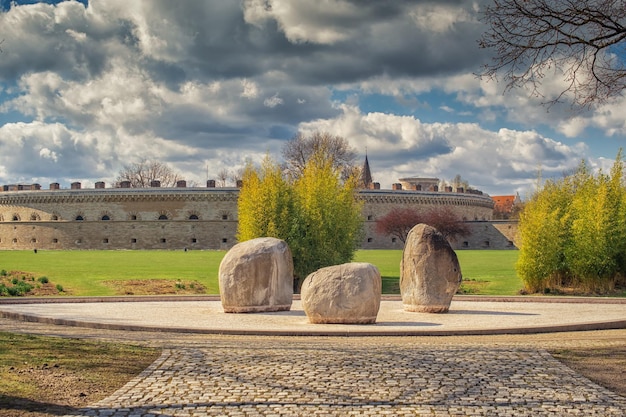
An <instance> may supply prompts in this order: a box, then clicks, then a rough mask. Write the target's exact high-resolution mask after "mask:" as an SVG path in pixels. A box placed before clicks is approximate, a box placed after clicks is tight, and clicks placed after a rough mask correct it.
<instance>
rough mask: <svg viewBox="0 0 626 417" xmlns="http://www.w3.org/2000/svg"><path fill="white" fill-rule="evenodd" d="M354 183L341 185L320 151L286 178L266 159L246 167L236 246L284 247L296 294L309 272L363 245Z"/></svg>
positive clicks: (349, 256) (341, 259)
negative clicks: (260, 240)
mask: <svg viewBox="0 0 626 417" xmlns="http://www.w3.org/2000/svg"><path fill="white" fill-rule="evenodd" d="M356 185H357V178H356V177H354V176H351V177H349V178H348V179H346V180H343V179H342V178H341V173H340V171H339V169H338V168H337V167H335V166H334V164H333V161H332V160H331V159H329V158H328V155H327V154H326V153H324V152H323V151H321V150H320V151H318V152H317V153H315V154H313V155H311V156H310V157H309V158H308V159H307V161H306V163H305V165H304V167H303V169H302V171H301V173H300V174H299V175H298V176H292V175H285V174H284V172H283V170H282V167H281V166H280V165H279V164H277V163H275V162H274V161H273V160H271V158H269V157H266V158H265V160H264V161H263V163H262V165H261V167H259V168H256V167H254V166H253V165H251V164H249V165H248V166H247V167H246V169H245V170H244V173H243V184H242V188H241V190H240V193H239V202H238V217H239V226H238V233H237V237H238V239H239V241H245V240H249V239H254V238H257V237H264V236H271V237H276V238H279V239H282V240H284V241H286V242H287V244H288V245H289V248H290V249H291V252H292V255H293V262H294V275H295V277H294V279H295V285H296V289H298V288H299V286H300V285H301V283H302V281H303V280H304V278H306V276H307V275H308V274H310V273H311V272H313V271H315V270H317V269H319V268H321V267H324V266H330V265H336V264H341V263H345V262H349V261H350V260H352V258H353V256H354V252H355V251H356V249H357V247H358V245H359V244H360V242H361V239H362V224H363V218H362V214H361V203H360V202H359V200H358V199H357V198H356Z"/></svg>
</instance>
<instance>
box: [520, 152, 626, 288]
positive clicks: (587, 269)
mask: <svg viewBox="0 0 626 417" xmlns="http://www.w3.org/2000/svg"><path fill="white" fill-rule="evenodd" d="M621 159H622V155H621V151H620V153H619V154H618V157H617V159H616V161H615V164H614V165H613V168H612V170H611V172H610V174H604V173H603V172H599V173H596V174H594V173H592V172H591V171H590V170H589V169H588V168H587V166H586V164H585V163H584V162H582V163H581V164H580V166H579V168H578V170H577V171H576V172H575V173H574V174H571V175H568V176H566V177H564V178H563V179H561V180H558V181H556V180H551V181H547V182H546V184H545V185H544V186H543V187H542V188H541V189H539V190H538V191H537V192H536V193H535V194H534V195H533V196H532V198H531V199H530V200H529V201H528V202H527V203H526V205H525V208H524V211H523V212H522V213H521V216H520V223H519V231H520V237H521V247H520V256H519V259H518V262H517V266H516V267H517V271H518V274H519V276H520V278H521V279H522V281H523V282H524V284H525V287H526V289H527V290H528V291H530V292H542V291H546V290H547V289H549V288H562V287H573V288H576V289H578V290H580V291H584V292H599V293H604V292H607V291H610V290H611V289H612V288H613V287H614V286H615V285H616V283H618V282H619V280H620V279H623V278H622V277H623V276H624V274H625V273H626V265H625V263H624V261H625V255H626V243H625V239H626V225H625V220H624V212H625V210H626V209H625V207H624V206H625V203H626V190H625V189H624V185H623V183H622V180H623V174H624V168H623V162H622V160H621Z"/></svg>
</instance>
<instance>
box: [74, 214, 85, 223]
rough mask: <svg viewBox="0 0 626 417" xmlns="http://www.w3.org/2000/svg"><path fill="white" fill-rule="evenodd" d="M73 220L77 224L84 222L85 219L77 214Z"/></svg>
mask: <svg viewBox="0 0 626 417" xmlns="http://www.w3.org/2000/svg"><path fill="white" fill-rule="evenodd" d="M74 220H76V221H77V222H82V221H83V220H85V218H84V217H83V216H81V215H80V214H79V215H78V216H76V219H74Z"/></svg>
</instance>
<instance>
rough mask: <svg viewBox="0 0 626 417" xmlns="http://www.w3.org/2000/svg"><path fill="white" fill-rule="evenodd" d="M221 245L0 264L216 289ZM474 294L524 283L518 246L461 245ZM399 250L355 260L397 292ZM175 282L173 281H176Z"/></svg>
mask: <svg viewBox="0 0 626 417" xmlns="http://www.w3.org/2000/svg"><path fill="white" fill-rule="evenodd" d="M225 253H226V252H223V251H188V252H184V251H39V252H38V253H36V254H35V253H33V252H31V251H2V252H0V270H5V271H23V272H28V273H32V274H33V275H34V276H35V277H41V276H45V277H47V278H48V279H49V280H50V281H51V282H52V283H54V284H59V285H61V286H62V287H63V289H64V293H63V294H67V295H76V296H106V295H116V294H118V293H119V292H116V289H115V288H114V287H113V286H112V285H110V284H108V285H107V284H106V282H107V281H129V280H153V279H156V280H170V281H172V282H173V283H174V282H177V281H182V282H187V283H188V282H196V283H198V284H200V285H202V286H203V287H204V293H206V294H218V293H219V288H218V269H219V264H220V262H221V260H222V258H223V257H224V255H225ZM457 254H458V257H459V262H460V263H461V270H462V272H463V277H464V280H465V282H464V283H463V287H462V289H463V290H464V292H465V293H470V294H491V295H513V294H517V292H518V291H519V290H520V289H521V288H522V283H521V281H520V280H519V278H517V276H516V274H515V269H514V265H515V262H516V260H517V256H518V252H517V251H458V252H457ZM401 258H402V251H400V250H360V251H358V252H357V253H356V257H355V261H357V262H369V263H372V264H374V265H376V266H377V267H378V269H379V270H380V272H381V275H382V276H383V293H385V294H394V293H395V294H398V293H399V287H398V280H399V276H400V259H401ZM172 285H174V284H172Z"/></svg>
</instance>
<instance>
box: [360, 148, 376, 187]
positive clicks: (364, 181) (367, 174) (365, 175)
mask: <svg viewBox="0 0 626 417" xmlns="http://www.w3.org/2000/svg"><path fill="white" fill-rule="evenodd" d="M372 182H373V180H372V172H371V171H370V163H369V161H368V160H367V153H366V154H365V162H364V163H363V169H361V186H362V187H363V188H366V189H367V188H370V186H371V184H372Z"/></svg>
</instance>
